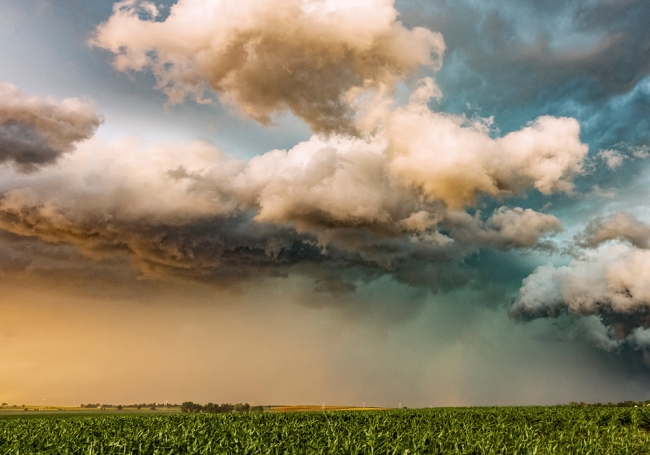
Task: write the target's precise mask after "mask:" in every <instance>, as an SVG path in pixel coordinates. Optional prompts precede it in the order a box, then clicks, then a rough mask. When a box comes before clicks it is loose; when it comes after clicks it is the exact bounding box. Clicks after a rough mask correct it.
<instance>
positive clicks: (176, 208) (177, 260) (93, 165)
mask: <svg viewBox="0 0 650 455" xmlns="http://www.w3.org/2000/svg"><path fill="white" fill-rule="evenodd" d="M392 115H393V113H391V112H389V113H388V114H387V116H388V117H387V118H388V119H389V121H390V116H392ZM436 121H439V122H443V123H445V124H446V123H447V122H449V120H448V119H447V118H446V117H444V116H443V117H438V116H435V117H431V118H430V119H429V122H428V123H427V122H423V123H422V124H421V127H422V130H415V129H414V130H412V131H413V132H414V134H423V133H424V132H426V131H428V128H435V127H436V123H435V122H436ZM559 121H560V122H563V121H564V120H562V119H559ZM453 133H454V134H455V138H461V139H462V138H463V136H464V135H465V134H466V135H468V136H470V137H471V138H476V137H479V138H480V139H479V140H481V141H484V143H486V144H488V147H489V146H490V144H491V143H490V141H493V142H495V141H498V140H499V139H490V138H489V137H487V133H486V132H480V131H477V129H476V128H475V127H473V126H471V125H470V126H463V125H462V124H457V123H454V129H453ZM388 134H389V133H385V132H380V133H377V134H376V135H374V136H372V137H371V138H366V139H360V138H349V137H342V136H333V137H330V138H329V139H323V138H319V137H316V136H314V137H312V138H311V139H310V140H308V141H305V142H302V143H300V144H298V145H297V146H296V147H294V148H293V149H291V150H289V151H284V150H272V151H270V152H268V153H266V154H264V155H261V156H257V157H255V158H253V159H251V160H249V161H248V162H246V161H241V160H237V159H233V158H231V157H228V156H227V155H225V154H223V153H222V152H221V151H220V150H219V149H217V148H216V147H214V146H213V145H211V144H208V143H205V142H201V141H196V142H193V143H189V144H182V143H156V144H153V145H146V144H144V143H142V141H140V140H138V139H134V138H131V139H129V138H126V139H122V140H120V141H117V142H114V143H112V144H110V145H108V146H106V147H103V148H100V149H99V150H98V149H97V147H98V146H97V145H95V144H87V145H86V146H84V147H82V148H80V149H79V150H77V153H75V154H74V155H71V156H70V157H69V158H67V161H66V162H65V163H64V165H63V166H61V167H60V168H57V169H52V170H50V171H48V175H47V176H46V177H47V178H44V179H35V178H30V177H25V178H24V180H21V181H18V182H12V183H11V184H9V185H6V186H5V188H3V190H2V191H3V197H2V199H0V227H2V229H4V230H5V231H8V232H11V233H12V234H15V235H19V236H23V237H33V238H37V239H40V240H42V241H45V242H49V243H55V244H57V243H62V244H65V243H67V244H71V245H74V246H76V247H77V248H79V250H80V251H82V252H83V253H84V254H86V255H87V256H90V257H94V258H103V257H110V256H111V255H115V254H123V253H126V254H128V255H130V256H131V257H132V258H133V259H134V260H135V262H136V263H137V264H138V265H139V267H140V268H141V269H142V270H143V271H145V272H147V273H150V274H154V275H155V274H158V273H165V274H172V275H175V276H180V277H187V278H191V279H199V280H202V281H207V282H217V283H225V282H228V281H230V282H232V283H236V282H238V281H241V280H243V279H249V278H252V277H258V278H263V277H264V276H281V275H286V274H288V273H294V272H295V273H299V274H306V275H309V276H312V277H314V278H315V279H316V280H317V281H318V282H319V285H318V289H324V290H328V289H330V290H331V289H334V290H341V289H348V290H350V289H353V287H351V285H350V283H347V284H345V282H346V281H347V280H350V279H351V280H356V279H364V280H371V279H374V278H376V277H379V276H381V275H384V274H390V275H392V276H393V277H395V278H396V279H397V280H399V281H403V282H407V283H409V284H412V285H417V286H422V285H423V286H426V287H429V288H431V289H433V290H437V289H438V288H439V287H440V286H451V287H454V286H457V285H464V284H465V283H467V280H468V279H469V278H468V277H467V274H466V272H461V271H460V270H458V269H455V265H454V264H456V265H457V264H460V263H462V261H463V258H464V257H466V256H467V255H468V254H470V253H471V252H473V251H475V250H476V249H477V248H482V247H492V248H497V249H500V250H508V249H511V248H537V247H539V246H540V243H539V242H540V239H542V238H544V237H547V236H549V235H553V234H555V233H558V232H560V231H561V230H562V226H561V224H560V222H559V220H558V219H557V218H555V217H554V216H551V215H545V214H541V213H537V212H535V211H533V210H531V209H522V208H514V209H508V208H506V207H501V208H500V209H498V210H496V211H495V212H494V213H493V214H491V216H489V217H485V216H484V215H483V214H482V213H481V212H476V213H475V214H474V215H469V214H468V213H466V212H464V211H463V210H462V208H461V209H458V208H450V207H449V205H448V203H447V200H445V199H444V198H443V197H442V196H443V194H442V193H441V197H435V196H434V195H432V194H430V193H428V192H426V191H423V190H422V188H419V187H417V186H415V185H411V184H409V183H410V182H408V181H406V182H405V181H404V179H403V175H399V174H398V175H394V173H393V172H391V169H392V165H393V163H394V160H395V159H397V158H400V159H401V160H404V159H405V157H408V156H409V154H410V153H411V151H410V149H409V148H408V147H404V148H402V149H401V150H402V151H403V152H404V153H403V154H401V155H400V154H396V153H394V152H393V148H392V147H394V146H395V144H398V143H399V140H400V139H399V138H397V139H394V140H387V139H386V136H387V135H388ZM513 134H518V133H513ZM576 134H577V133H576ZM477 135H478V136H477ZM506 138H507V137H506ZM573 139H574V137H570V136H569V137H568V141H567V143H568V144H569V147H572V146H573V145H574V144H573ZM415 143H417V141H416V142H415ZM420 143H424V142H423V141H421V142H420ZM410 144H411V143H407V144H406V145H407V146H410ZM578 148H582V145H580V144H579V143H578ZM456 150H457V149H454V148H449V149H445V148H440V149H439V150H438V156H439V157H440V159H441V161H443V162H445V161H446V163H449V162H452V161H453V157H447V156H446V154H453V153H455V151H456ZM497 150H498V149H497ZM504 150H506V151H509V150H510V149H507V148H506V149H504ZM535 150H537V149H533V150H532V151H530V152H528V153H531V154H533V153H535ZM539 150H541V151H542V153H545V154H546V153H547V150H546V149H544V148H541V149H539ZM520 152H521V150H520V149H518V150H517V153H520ZM495 153H497V152H495ZM503 153H506V152H503ZM418 156H419V157H422V156H423V155H422V154H420V155H418ZM504 159H505V158H504ZM465 162H466V161H465ZM520 162H522V163H524V165H523V167H522V168H521V169H517V168H515V167H512V176H511V178H512V179H513V180H512V181H517V179H518V176H517V172H522V173H523V174H524V177H522V180H526V179H527V178H528V177H527V176H525V175H526V172H527V170H526V169H527V168H526V160H522V161H520ZM481 164H482V163H481V162H479V164H478V165H477V167H480V165H481ZM557 175H559V176H561V177H563V176H564V174H563V173H559V174H557ZM435 178H437V176H436V175H435V174H434V175H432V176H431V180H432V181H433V180H434V179H435ZM567 181H568V180H567ZM434 183H435V182H434ZM459 184H462V182H461V183H459ZM505 194H508V193H507V192H505V191H504V195H505ZM467 202H468V203H469V202H471V201H469V200H468V201H467ZM454 274H455V275H456V276H452V275H454ZM344 275H345V276H344ZM341 282H344V283H343V284H341ZM337 292H338V291H337Z"/></svg>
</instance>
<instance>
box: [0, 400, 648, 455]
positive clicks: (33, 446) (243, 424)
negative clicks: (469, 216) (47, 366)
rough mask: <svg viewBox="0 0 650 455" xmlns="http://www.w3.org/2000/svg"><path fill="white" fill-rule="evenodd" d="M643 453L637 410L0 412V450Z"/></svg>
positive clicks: (644, 417) (642, 417)
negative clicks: (10, 415)
mask: <svg viewBox="0 0 650 455" xmlns="http://www.w3.org/2000/svg"><path fill="white" fill-rule="evenodd" d="M33 453H39V454H227V455H231V454H273V455H280V454H404V455H405V454H409V455H410V454H492V453H500V454H578V453H579V454H647V453H650V409H646V408H636V409H635V408H632V409H626V408H572V407H527V408H514V407H513V408H442V409H425V410H395V411H344V412H304V413H263V414H221V415H219V414H217V415H214V414H213V415H209V414H193V415H184V414H173V415H164V416H141V415H140V416H94V417H40V418H20V417H14V418H3V419H0V455H9V454H12V455H18V454H33Z"/></svg>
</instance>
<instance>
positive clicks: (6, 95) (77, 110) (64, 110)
mask: <svg viewBox="0 0 650 455" xmlns="http://www.w3.org/2000/svg"><path fill="white" fill-rule="evenodd" d="M99 124H100V118H99V116H98V115H97V114H96V113H95V108H94V104H93V103H92V102H89V101H82V100H80V99H78V98H68V99H64V100H62V101H58V100H55V99H52V98H38V97H30V96H28V95H26V94H24V93H22V92H21V91H20V90H18V88H17V87H16V86H14V85H12V84H8V83H0V163H11V164H13V165H14V167H15V168H16V169H17V170H19V171H20V172H33V171H35V170H36V169H38V168H39V167H42V166H46V165H48V164H52V163H54V162H56V161H57V160H58V159H59V158H60V157H61V155H63V154H64V153H68V152H71V151H72V150H73V149H74V145H75V144H76V143H78V142H79V141H82V140H84V139H88V138H89V137H91V136H92V135H93V134H94V132H95V130H96V129H97V127H98V126H99Z"/></svg>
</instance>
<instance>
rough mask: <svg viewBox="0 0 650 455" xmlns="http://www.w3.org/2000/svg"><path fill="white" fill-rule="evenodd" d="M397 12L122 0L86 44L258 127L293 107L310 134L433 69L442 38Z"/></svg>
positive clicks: (289, 1)
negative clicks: (361, 100)
mask: <svg viewBox="0 0 650 455" xmlns="http://www.w3.org/2000/svg"><path fill="white" fill-rule="evenodd" d="M145 17H146V18H147V19H145ZM396 19H397V11H396V10H395V8H394V6H393V0H363V1H361V2H346V1H340V0H273V1H259V0H213V1H206V0H180V1H179V2H178V3H176V4H175V5H174V6H172V7H171V11H170V13H169V15H168V16H167V17H166V18H165V19H164V20H160V12H159V10H158V8H157V7H156V5H155V4H154V3H153V2H149V1H141V0H124V1H121V2H118V3H116V4H115V6H114V9H113V15H112V16H111V17H110V19H109V20H108V21H106V22H104V23H103V24H101V25H100V26H98V27H97V30H96V33H95V36H94V38H93V40H92V44H93V45H95V46H99V47H102V48H105V49H108V50H110V51H111V52H113V53H114V54H116V58H115V61H114V64H115V67H116V68H117V69H118V70H120V71H126V70H136V71H142V70H144V69H145V68H149V69H151V71H152V72H153V74H154V75H155V76H156V78H157V80H158V87H159V88H160V89H162V90H163V91H164V92H165V93H166V94H167V95H168V96H169V100H170V102H172V103H178V102H181V101H182V100H183V99H184V98H185V97H186V96H187V95H192V96H194V97H195V99H196V100H197V101H199V102H206V101H207V100H205V99H204V98H203V96H204V90H205V89H206V88H211V89H212V90H214V91H215V92H217V93H218V94H219V95H220V96H221V99H222V100H223V101H225V102H227V103H230V104H233V105H235V106H236V107H237V108H238V109H239V110H240V111H241V112H242V113H244V114H245V115H247V116H249V117H251V118H253V119H255V120H257V121H259V122H261V123H262V124H265V125H267V124H269V123H270V122H271V116H272V115H273V114H276V113H282V112H285V111H291V112H293V113H294V114H295V115H297V116H298V117H300V118H302V119H303V120H304V121H306V122H307V123H308V124H309V125H310V126H311V127H312V129H313V130H314V131H315V132H347V133H352V132H354V130H355V129H354V122H353V120H354V116H355V110H354V108H353V106H352V104H353V100H354V99H355V98H357V97H358V96H360V95H362V94H363V93H364V92H366V91H367V90H369V89H372V90H375V89H388V90H391V89H393V88H394V87H395V84H396V83H397V82H399V81H400V80H403V79H404V78H406V77H408V76H409V75H411V74H413V73H414V71H416V70H417V69H418V68H419V67H422V66H424V67H429V68H432V69H434V70H435V69H438V68H439V67H440V64H441V58H442V54H443V52H444V42H443V39H442V36H441V35H440V34H438V33H434V32H431V31H430V30H427V29H424V28H414V29H407V28H405V27H404V26H403V25H402V24H401V23H400V22H398V21H396Z"/></svg>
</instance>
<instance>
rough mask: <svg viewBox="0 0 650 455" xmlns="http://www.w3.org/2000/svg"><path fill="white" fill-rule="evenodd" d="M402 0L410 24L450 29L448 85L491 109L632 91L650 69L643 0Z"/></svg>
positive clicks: (447, 33) (595, 98) (648, 12)
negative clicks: (545, 0)
mask: <svg viewBox="0 0 650 455" xmlns="http://www.w3.org/2000/svg"><path fill="white" fill-rule="evenodd" d="M398 7H400V9H402V12H403V14H402V18H403V19H404V20H405V21H406V22H407V23H408V24H409V25H420V26H428V27H431V28H433V29H435V30H439V31H440V32H441V33H442V34H443V36H444V37H445V42H446V43H447V47H448V54H447V55H448V61H451V62H452V63H451V65H448V67H447V69H443V71H442V72H441V74H440V78H441V84H442V85H443V87H444V88H445V89H446V90H449V91H451V92H453V93H456V94H460V93H465V96H463V98H465V99H466V100H468V101H470V100H469V99H468V98H470V97H473V98H474V100H473V101H470V102H471V103H472V104H475V103H479V104H482V105H483V107H485V108H488V109H490V110H491V109H494V108H508V107H514V106H520V107H521V106H525V105H528V104H540V103H544V102H547V100H549V99H550V100H553V99H563V98H567V97H569V98H572V99H579V100H581V101H584V102H599V101H603V100H606V99H608V98H610V97H611V96H614V95H618V94H622V93H627V92H629V91H630V90H632V89H633V88H634V87H635V86H636V84H637V83H638V82H639V81H641V80H642V79H643V78H644V77H645V76H646V75H648V74H649V73H650V32H649V28H648V26H647V17H648V16H649V15H650V5H649V4H648V3H647V2H645V1H644V0H626V1H622V2H610V1H604V0H602V1H586V0H585V1H578V2H573V1H556V2H537V1H521V2H519V1H507V2H495V1H488V2H481V3H475V2H471V3H470V2H466V1H459V2H447V1H443V0H436V1H433V2H426V3H425V2H423V1H414V2H406V1H403V2H399V3H398ZM424 11H427V12H428V14H423V12H424ZM446 76H448V77H447V78H446ZM445 78H446V79H445Z"/></svg>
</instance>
